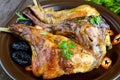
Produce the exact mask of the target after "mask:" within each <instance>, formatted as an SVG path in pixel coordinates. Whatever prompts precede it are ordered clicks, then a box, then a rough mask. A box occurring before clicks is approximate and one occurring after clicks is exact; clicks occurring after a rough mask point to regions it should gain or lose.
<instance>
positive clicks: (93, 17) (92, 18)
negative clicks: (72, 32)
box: [90, 16, 101, 25]
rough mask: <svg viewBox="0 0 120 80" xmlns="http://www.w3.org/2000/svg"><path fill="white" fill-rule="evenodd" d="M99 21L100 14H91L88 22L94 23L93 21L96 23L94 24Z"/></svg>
mask: <svg viewBox="0 0 120 80" xmlns="http://www.w3.org/2000/svg"><path fill="white" fill-rule="evenodd" d="M100 21H101V18H100V16H92V17H91V18H90V23H91V24H94V23H96V24H98V25H99V24H100Z"/></svg>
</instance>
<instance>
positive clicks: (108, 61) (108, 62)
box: [101, 57, 112, 69]
mask: <svg viewBox="0 0 120 80" xmlns="http://www.w3.org/2000/svg"><path fill="white" fill-rule="evenodd" d="M111 64H112V60H111V59H110V58H108V57H105V58H104V59H103V61H102V64H101V66H102V67H103V68H104V69H108V68H109V67H110V65H111Z"/></svg>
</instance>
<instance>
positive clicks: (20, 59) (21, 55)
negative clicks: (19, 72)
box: [11, 51, 31, 66]
mask: <svg viewBox="0 0 120 80" xmlns="http://www.w3.org/2000/svg"><path fill="white" fill-rule="evenodd" d="M11 58H12V60H13V61H14V62H16V63H17V64H19V65H21V66H27V65H30V64H31V55H30V54H29V53H27V52H25V51H14V52H12V53H11Z"/></svg>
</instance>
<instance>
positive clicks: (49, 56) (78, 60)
mask: <svg viewBox="0 0 120 80" xmlns="http://www.w3.org/2000/svg"><path fill="white" fill-rule="evenodd" d="M9 31H11V32H13V33H15V34H18V35H19V36H21V37H22V38H24V39H25V40H26V41H28V42H29V44H30V46H31V49H32V64H31V65H32V72H33V74H34V75H35V76H41V75H43V77H44V78H45V79H51V78H55V77H58V76H61V75H63V74H72V73H78V72H81V73H85V72H88V71H91V70H92V69H94V68H98V67H99V66H100V63H101V59H102V58H103V57H104V55H105V53H104V54H102V53H101V55H100V54H99V53H96V52H94V51H93V50H90V49H87V48H85V47H83V46H81V45H79V44H76V43H75V42H73V41H71V40H70V39H68V38H66V37H64V36H61V35H53V34H51V33H49V32H46V31H44V30H42V29H39V28H37V27H30V26H26V25H24V24H15V25H12V27H10V28H9ZM65 42H67V44H70V45H69V46H71V47H70V48H69V50H71V52H70V53H69V54H71V55H69V54H68V53H64V52H62V51H63V50H64V49H67V48H66V46H67V45H66V43H65ZM61 46H62V47H61ZM61 48H62V49H61ZM66 55H68V56H70V57H69V58H68V57H67V58H66ZM98 56H102V57H101V58H100V57H99V58H98Z"/></svg>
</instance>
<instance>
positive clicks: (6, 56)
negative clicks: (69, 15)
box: [0, 0, 120, 80]
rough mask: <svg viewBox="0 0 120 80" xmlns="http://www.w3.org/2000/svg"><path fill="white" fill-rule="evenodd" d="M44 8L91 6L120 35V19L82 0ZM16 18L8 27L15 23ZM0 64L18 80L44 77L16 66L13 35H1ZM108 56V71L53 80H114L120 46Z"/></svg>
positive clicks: (55, 0)
mask: <svg viewBox="0 0 120 80" xmlns="http://www.w3.org/2000/svg"><path fill="white" fill-rule="evenodd" d="M40 3H41V5H42V6H43V7H54V9H55V10H61V9H68V8H73V7H76V6H79V5H82V4H89V5H91V6H93V7H95V8H96V9H97V10H98V11H99V12H100V14H101V15H102V16H103V17H104V18H105V20H106V21H107V22H108V23H109V25H110V26H111V29H112V30H113V31H114V32H115V34H118V33H120V18H119V17H118V16H117V15H115V14H113V13H112V12H110V11H109V10H107V9H106V8H104V7H102V6H99V5H96V4H93V3H90V2H84V1H80V0H46V1H42V2H40ZM15 19H16V16H15V17H13V19H12V20H10V21H9V23H8V24H7V25H6V26H9V25H11V24H12V23H14V22H15ZM0 37H1V38H0V63H1V65H2V67H3V69H4V70H5V72H6V73H7V74H8V75H9V76H10V77H11V78H12V79H16V80H38V79H39V80H42V77H38V78H37V77H34V76H33V74H32V72H26V71H25V70H24V68H23V67H21V66H19V65H17V64H15V63H14V62H13V61H12V59H11V55H10V52H11V49H10V44H11V43H12V42H13V41H15V40H18V39H17V38H16V37H14V36H13V35H11V34H8V33H0ZM107 56H108V57H110V58H111V59H112V61H113V62H112V66H111V67H110V69H108V70H104V69H103V68H101V67H99V68H98V69H94V70H92V71H91V72H88V73H77V74H71V75H64V76H61V77H59V78H55V79H53V80H94V79H95V80H112V79H115V78H116V77H117V76H118V75H119V74H120V45H116V46H113V48H112V49H111V50H109V51H108V52H107Z"/></svg>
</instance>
